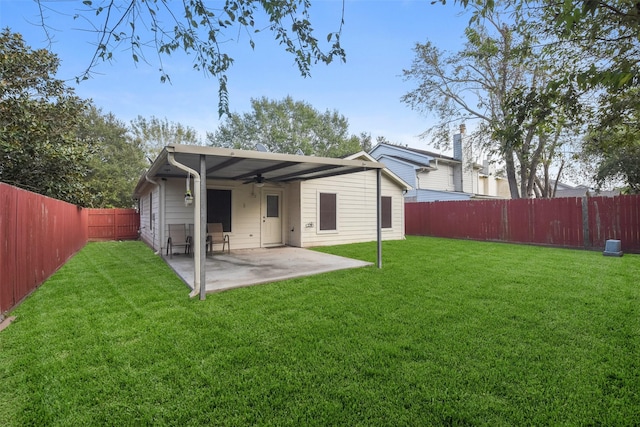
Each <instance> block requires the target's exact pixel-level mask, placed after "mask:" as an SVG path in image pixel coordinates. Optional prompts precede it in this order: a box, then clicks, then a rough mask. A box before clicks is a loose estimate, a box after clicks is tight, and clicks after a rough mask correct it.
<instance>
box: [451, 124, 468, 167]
mask: <svg viewBox="0 0 640 427" xmlns="http://www.w3.org/2000/svg"><path fill="white" fill-rule="evenodd" d="M466 130H467V127H466V126H465V124H464V123H462V124H461V125H460V133H458V134H455V135H453V158H454V159H456V160H460V161H462V137H463V135H464V133H465V131H466Z"/></svg>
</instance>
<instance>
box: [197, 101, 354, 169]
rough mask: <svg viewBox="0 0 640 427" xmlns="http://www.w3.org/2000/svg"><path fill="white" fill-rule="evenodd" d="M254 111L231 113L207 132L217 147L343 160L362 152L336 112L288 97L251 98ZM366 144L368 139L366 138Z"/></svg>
mask: <svg viewBox="0 0 640 427" xmlns="http://www.w3.org/2000/svg"><path fill="white" fill-rule="evenodd" d="M251 108H252V112H250V113H244V114H242V115H240V114H238V113H231V114H229V116H228V117H227V118H226V119H225V121H224V123H222V124H221V125H220V126H219V127H218V130H216V131H215V132H213V133H211V132H207V141H208V142H209V143H210V144H211V145H213V146H214V147H227V148H239V149H248V150H253V149H255V147H256V145H257V144H262V145H263V146H265V147H266V148H267V149H268V150H269V151H272V152H276V153H288V154H296V153H302V154H305V155H314V156H325V157H342V156H345V155H348V154H353V153H356V152H358V151H360V150H361V149H362V147H361V145H360V139H359V138H358V137H357V136H353V135H352V136H350V135H349V133H348V132H349V122H348V121H347V119H346V118H345V117H344V116H342V115H340V114H338V112H337V111H335V110H334V111H329V110H327V111H325V112H324V113H320V112H319V111H317V110H316V109H314V108H313V107H312V106H311V105H309V104H307V103H305V102H302V101H294V100H293V99H292V98H291V97H286V98H285V99H283V100H282V101H271V100H269V99H267V98H264V97H263V98H261V99H252V100H251ZM362 141H363V142H366V138H363V140H362Z"/></svg>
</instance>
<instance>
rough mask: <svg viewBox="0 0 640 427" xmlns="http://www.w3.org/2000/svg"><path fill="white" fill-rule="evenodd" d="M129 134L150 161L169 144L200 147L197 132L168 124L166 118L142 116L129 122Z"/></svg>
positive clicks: (182, 126) (171, 123)
mask: <svg viewBox="0 0 640 427" xmlns="http://www.w3.org/2000/svg"><path fill="white" fill-rule="evenodd" d="M131 133H132V134H133V137H134V138H135V139H136V143H137V144H139V145H140V146H142V148H143V150H144V153H145V156H146V157H147V158H148V159H149V160H150V161H151V160H153V159H155V158H156V157H157V156H158V154H160V151H162V149H163V148H164V147H165V146H167V145H169V144H190V145H201V141H200V137H199V136H198V132H197V131H196V130H195V129H193V128H191V127H189V126H184V125H182V124H180V123H176V122H170V121H169V120H167V118H164V119H159V118H157V117H155V116H151V117H150V118H149V119H145V118H144V117H142V116H138V117H136V118H135V119H134V120H132V121H131Z"/></svg>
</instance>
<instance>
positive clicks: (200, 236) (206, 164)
mask: <svg viewBox="0 0 640 427" xmlns="http://www.w3.org/2000/svg"><path fill="white" fill-rule="evenodd" d="M384 167H385V166H384V165H383V164H382V163H379V162H374V161H365V160H345V159H336V158H329V157H316V156H301V155H293V154H278V153H268V152H261V151H248V150H237V149H230V148H218V147H202V146H197V145H181V144H175V145H168V146H166V147H165V148H164V149H163V150H162V151H161V152H160V154H159V155H158V157H157V158H156V159H155V161H154V162H153V164H152V165H151V167H150V168H149V170H148V171H147V173H146V174H145V175H143V176H142V177H141V178H140V181H139V182H138V185H137V186H136V189H135V191H134V197H136V198H138V197H140V195H141V193H142V190H143V189H144V188H145V187H146V186H147V185H150V184H153V183H155V182H154V181H153V180H154V179H156V178H184V177H185V176H186V174H187V173H191V174H192V175H194V191H193V196H194V201H195V203H194V207H195V210H194V224H195V230H194V231H195V236H194V257H195V261H196V262H195V270H196V271H194V273H195V274H194V277H195V283H194V292H196V291H199V292H200V298H201V299H204V296H205V292H204V291H205V289H204V288H205V287H204V286H200V284H201V283H205V271H204V268H200V266H201V265H204V261H205V255H206V253H205V248H204V245H205V239H206V232H205V230H206V215H205V214H206V197H207V192H206V185H200V182H201V180H204V181H205V183H206V180H207V179H229V180H239V181H246V180H249V179H252V178H253V177H255V176H256V175H258V174H260V175H262V177H263V178H264V179H265V180H267V181H271V182H282V183H286V182H289V181H301V180H308V179H317V178H325V177H330V176H336V175H343V174H350V173H355V172H362V171H366V170H376V171H377V199H378V202H377V207H378V209H377V210H378V212H377V217H378V221H377V240H378V262H377V266H378V268H381V267H382V254H381V251H382V249H381V247H382V245H381V239H382V233H381V206H380V203H381V202H380V200H381V172H382V169H384ZM201 201H203V202H204V203H202V202H201ZM198 261H200V262H198Z"/></svg>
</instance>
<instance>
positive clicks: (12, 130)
mask: <svg viewBox="0 0 640 427" xmlns="http://www.w3.org/2000/svg"><path fill="white" fill-rule="evenodd" d="M58 66H59V60H58V58H57V56H56V55H54V54H52V53H51V52H49V51H47V50H44V49H40V50H32V49H31V48H30V47H29V46H27V45H26V44H25V43H24V40H23V39H22V36H20V35H19V34H15V33H11V31H10V30H9V29H5V30H2V32H1V33H0V79H1V80H0V83H1V84H0V100H1V101H2V102H1V103H0V156H2V162H1V163H0V180H1V181H3V182H6V183H9V184H12V185H16V186H18V187H22V188H25V189H28V190H31V191H35V192H37V193H40V194H44V195H46V196H50V197H54V198H58V199H61V200H65V201H67V202H70V203H75V204H80V205H82V204H85V203H87V202H88V201H89V200H90V194H89V192H88V191H87V187H86V185H85V183H84V178H85V177H86V175H87V172H88V164H87V159H88V158H89V157H90V155H91V152H92V144H91V141H90V140H83V139H80V138H77V130H78V126H79V125H80V124H81V123H82V120H83V117H84V115H83V114H84V111H85V109H86V107H87V102H86V101H83V100H81V99H80V98H78V97H77V96H75V95H74V91H73V89H71V88H69V87H67V86H66V85H65V83H64V82H63V81H61V80H57V79H55V78H54V77H53V76H54V75H55V74H56V72H57V70H58Z"/></svg>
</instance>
